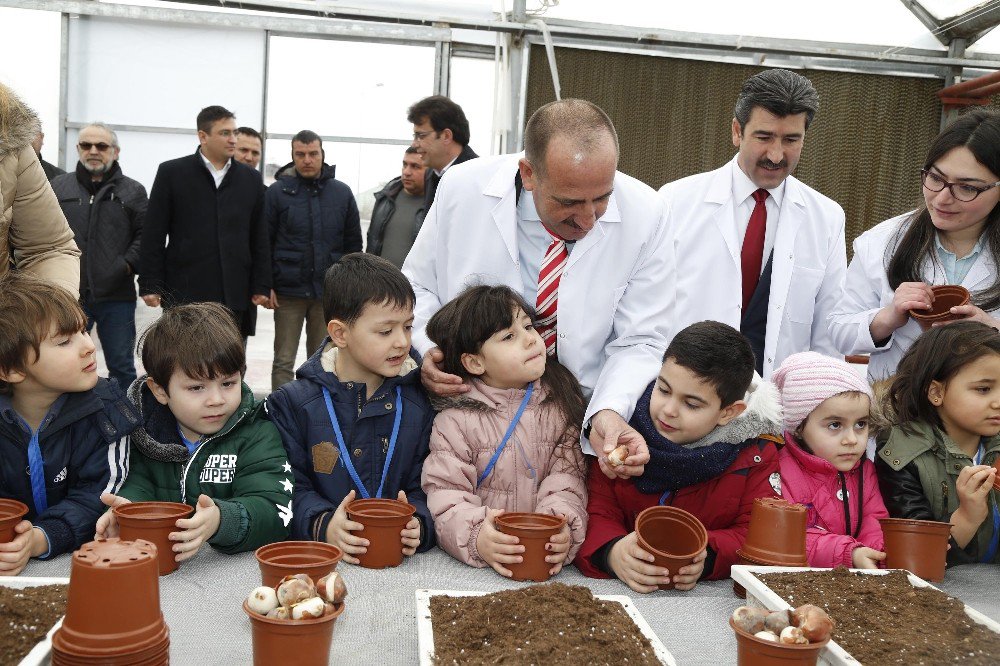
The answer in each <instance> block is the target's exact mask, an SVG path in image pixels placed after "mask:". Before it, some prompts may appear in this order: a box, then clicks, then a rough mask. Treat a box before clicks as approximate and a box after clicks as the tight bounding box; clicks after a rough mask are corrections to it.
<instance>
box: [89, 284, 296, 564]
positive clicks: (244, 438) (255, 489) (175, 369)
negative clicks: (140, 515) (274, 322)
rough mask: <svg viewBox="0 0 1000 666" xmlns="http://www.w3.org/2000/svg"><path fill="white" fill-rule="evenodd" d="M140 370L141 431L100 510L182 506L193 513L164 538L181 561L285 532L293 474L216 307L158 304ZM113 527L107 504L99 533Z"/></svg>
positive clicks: (236, 340)
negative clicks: (161, 307)
mask: <svg viewBox="0 0 1000 666" xmlns="http://www.w3.org/2000/svg"><path fill="white" fill-rule="evenodd" d="M139 345H140V347H141V349H142V363H143V366H145V369H146V372H147V373H148V376H145V377H140V378H139V379H137V380H136V381H135V383H134V384H132V386H131V388H130V389H129V398H130V399H131V400H132V402H133V403H134V404H135V405H136V406H137V407H138V408H139V410H140V411H141V412H142V420H143V427H142V428H140V429H139V430H137V431H136V432H135V433H133V434H132V436H131V438H130V442H129V444H130V454H129V469H128V475H127V477H126V479H125V483H124V485H122V488H121V490H120V491H119V492H118V494H117V495H112V494H109V493H105V494H104V495H102V496H101V500H102V501H103V502H104V503H105V504H106V505H107V506H111V507H113V506H116V505H119V504H122V503H126V502H139V501H169V502H185V503H187V504H190V505H192V506H193V507H194V509H195V512H194V515H193V516H192V517H190V518H185V519H180V520H178V521H177V531H176V532H173V533H171V534H170V540H171V541H173V542H174V547H173V550H174V557H175V559H176V561H177V562H182V561H184V560H186V559H189V558H191V557H193V556H194V554H195V553H196V552H197V551H198V549H199V548H200V547H201V545H202V544H204V543H205V542H208V543H209V544H210V545H211V546H213V547H214V548H216V549H218V550H220V551H222V552H224V553H238V552H243V551H247V550H254V549H255V548H257V547H259V546H262V545H264V544H267V543H272V542H274V541H281V540H283V539H285V537H286V536H288V523H289V521H290V520H291V517H292V490H293V478H294V477H293V476H292V472H291V468H290V466H289V465H288V460H287V455H286V453H285V449H284V447H283V446H282V444H281V437H280V435H279V434H278V431H277V429H276V428H275V427H274V425H273V424H272V423H271V422H270V421H268V420H267V419H266V418H265V417H264V414H263V403H255V401H254V398H253V393H252V392H251V390H250V387H248V386H247V385H246V384H245V383H243V381H242V377H243V373H244V372H245V370H246V353H245V351H244V349H243V340H242V338H241V337H240V332H239V330H238V329H237V327H236V324H235V322H234V321H233V318H232V315H231V314H230V313H229V311H228V310H226V309H225V308H224V307H223V306H221V305H219V304H217V303H193V304H190V305H182V306H178V307H175V308H171V309H169V310H166V311H165V312H164V313H163V315H162V316H161V317H160V319H159V320H157V321H156V323H154V324H153V325H152V326H150V327H149V329H147V330H146V332H145V333H144V334H143V336H142V338H141V339H140V341H139ZM117 533H118V526H117V524H116V521H115V519H114V514H113V513H112V512H111V511H110V510H109V511H107V512H106V513H105V514H104V515H103V516H102V517H101V518H100V520H98V522H97V536H98V537H102V536H103V537H111V536H116V535H117Z"/></svg>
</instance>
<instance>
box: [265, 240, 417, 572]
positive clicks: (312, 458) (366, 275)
mask: <svg viewBox="0 0 1000 666" xmlns="http://www.w3.org/2000/svg"><path fill="white" fill-rule="evenodd" d="M415 301H416V297H415V296H414V293H413V288H412V287H411V286H410V283H409V281H407V279H406V277H405V276H404V275H403V274H402V273H401V272H400V271H399V269H398V268H396V267H395V266H393V265H392V264H391V263H389V262H388V261H386V260H385V259H382V258H380V257H377V256H375V255H371V254H363V253H355V254H349V255H347V256H345V257H344V258H343V259H341V260H340V262H339V263H337V264H334V265H333V266H331V267H330V269H329V270H328V271H327V273H326V276H325V278H324V282H323V312H324V317H325V318H326V320H327V322H328V324H327V332H328V333H329V338H328V339H327V340H325V341H324V343H323V346H322V347H321V348H320V349H318V350H317V351H316V353H315V354H313V356H312V357H311V358H310V359H309V360H308V361H306V362H305V363H304V364H303V365H302V367H300V368H299V369H298V371H297V372H296V375H297V379H296V380H295V381H292V382H290V383H288V384H285V385H284V386H282V387H281V388H279V389H278V390H277V391H275V392H274V393H272V394H271V396H270V397H269V398H268V400H267V410H268V413H269V415H270V418H271V420H272V421H274V424H275V425H276V426H278V430H279V432H281V439H282V441H283V442H284V444H285V448H286V449H287V451H288V459H289V462H290V463H291V465H292V468H293V470H294V473H295V495H294V501H293V505H292V508H293V511H294V516H293V518H292V538H294V539H310V540H314V541H326V542H328V543H332V544H334V545H336V546H339V547H340V548H341V549H342V550H343V551H344V561H345V562H351V563H357V561H358V560H357V556H358V555H361V554H364V553H365V552H366V550H367V547H368V540H367V539H365V538H364V534H363V532H362V533H360V534H355V532H357V531H358V530H361V529H362V526H361V524H360V523H356V522H354V521H351V520H348V518H347V510H346V507H347V504H348V503H349V502H351V501H352V500H354V499H355V498H356V497H389V498H398V499H400V500H402V501H406V502H409V503H410V504H412V505H413V506H414V507H415V508H416V514H415V516H414V518H413V519H412V520H411V521H410V522H409V523H408V524H407V525H406V527H405V528H404V529H403V530H402V532H401V535H400V538H401V540H402V543H403V554H404V555H412V554H413V553H415V552H418V551H420V552H423V551H425V550H428V549H429V548H431V547H432V546H433V545H434V523H433V520H432V518H431V515H430V512H429V511H428V510H427V497H426V495H425V494H424V491H423V490H421V488H420V472H421V468H422V465H423V462H424V458H426V457H427V453H428V450H429V442H430V433H431V424H432V423H433V421H434V411H433V409H432V408H431V405H430V401H429V400H428V399H427V396H426V395H425V394H424V391H423V388H422V387H421V385H420V359H419V356H418V355H417V354H416V353H415V352H412V351H411V350H410V331H411V329H412V326H413V305H414V303H415Z"/></svg>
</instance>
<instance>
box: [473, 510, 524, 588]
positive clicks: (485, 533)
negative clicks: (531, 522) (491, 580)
mask: <svg viewBox="0 0 1000 666" xmlns="http://www.w3.org/2000/svg"><path fill="white" fill-rule="evenodd" d="M502 513H503V511H499V510H496V509H491V508H489V507H487V508H486V519H485V520H484V521H483V523H482V525H481V526H480V527H479V534H478V536H476V550H477V551H479V557H481V558H482V559H483V561H484V562H486V564H488V565H490V566H491V567H493V570H494V571H496V572H497V573H498V574H500V575H501V576H503V577H504V578H510V577H511V576H513V575H514V574H513V572H512V571H511V570H510V569H508V568H506V567H505V566H504V565H505V564H517V563H519V562H521V561H522V560H523V559H524V558H523V557H521V553H523V552H524V546H522V545H521V544H520V543H519V539H518V538H517V537H516V536H513V535H511V534H504V533H503V532H501V531H500V530H498V529H497V528H496V524H495V522H494V521H495V520H496V517H497V516H499V515H500V514H502Z"/></svg>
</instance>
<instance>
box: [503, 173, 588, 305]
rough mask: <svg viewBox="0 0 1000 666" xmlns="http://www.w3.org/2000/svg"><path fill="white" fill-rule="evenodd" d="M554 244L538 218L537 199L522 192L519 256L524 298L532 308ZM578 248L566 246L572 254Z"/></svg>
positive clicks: (518, 220) (519, 205)
mask: <svg viewBox="0 0 1000 666" xmlns="http://www.w3.org/2000/svg"><path fill="white" fill-rule="evenodd" d="M551 243H552V234H550V233H549V232H548V230H546V229H545V226H544V225H543V224H542V219H541V218H540V217H539V216H538V210H537V209H536V208H535V197H534V196H532V194H531V192H529V191H528V190H521V198H520V200H519V201H518V202H517V254H518V259H519V261H520V264H521V287H522V288H521V295H522V296H524V300H525V301H526V302H527V303H528V305H530V306H531V307H535V304H536V302H537V301H538V273H539V271H541V269H542V259H543V258H545V253H546V252H547V251H548V249H549V245H550V244H551ZM575 245H576V244H575V243H566V252H567V253H568V254H572V252H573V247H574V246H575Z"/></svg>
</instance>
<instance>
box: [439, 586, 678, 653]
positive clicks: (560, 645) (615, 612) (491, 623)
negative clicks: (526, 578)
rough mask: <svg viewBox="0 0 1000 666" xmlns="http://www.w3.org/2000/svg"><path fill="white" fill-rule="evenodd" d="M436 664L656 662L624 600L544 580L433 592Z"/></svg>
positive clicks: (650, 647)
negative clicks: (476, 591)
mask: <svg viewBox="0 0 1000 666" xmlns="http://www.w3.org/2000/svg"><path fill="white" fill-rule="evenodd" d="M430 608H431V623H432V625H433V627H434V659H435V663H438V664H453V663H457V664H463V665H465V664H471V665H475V664H630V665H632V664H649V665H650V666H651V665H653V664H659V663H660V662H659V660H658V659H657V658H656V655H655V653H654V652H653V648H652V646H650V644H649V641H648V640H647V639H646V637H645V636H643V635H642V633H641V632H640V631H639V628H638V627H637V626H636V625H635V623H634V622H633V621H632V618H630V617H629V616H628V613H626V612H625V609H624V608H623V607H622V605H621V604H619V603H615V602H613V601H600V600H598V599H595V598H594V596H593V594H592V593H591V592H590V590H589V589H587V588H586V587H582V586H579V585H563V584H562V583H547V584H544V585H533V586H531V587H526V588H523V589H520V590H506V591H503V592H494V593H493V594H487V595H484V596H478V597H449V596H435V597H431V603H430Z"/></svg>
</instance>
